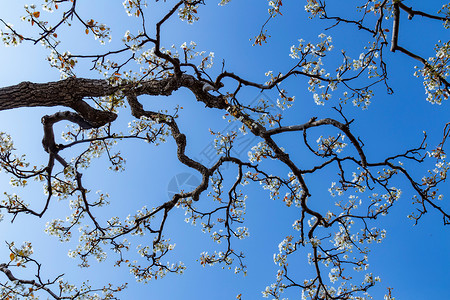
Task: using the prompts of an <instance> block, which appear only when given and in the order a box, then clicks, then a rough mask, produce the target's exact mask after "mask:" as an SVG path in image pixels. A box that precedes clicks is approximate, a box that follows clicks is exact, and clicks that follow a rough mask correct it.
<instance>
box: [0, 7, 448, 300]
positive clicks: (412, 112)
mask: <svg viewBox="0 0 450 300" xmlns="http://www.w3.org/2000/svg"><path fill="white" fill-rule="evenodd" d="M116 2H117V3H114V4H110V1H106V0H102V1H100V0H97V1H91V3H89V6H83V5H84V4H81V3H80V13H81V14H84V15H86V16H88V14H90V13H91V12H93V13H95V14H96V15H98V16H99V18H100V19H101V20H102V21H103V22H105V23H107V24H108V25H110V26H111V27H112V29H113V31H112V36H113V41H112V42H111V44H109V45H107V46H106V47H114V46H117V45H119V44H120V39H121V37H122V36H123V33H124V32H125V30H126V29H127V28H128V27H129V26H132V27H133V26H136V24H135V23H133V22H134V19H132V18H129V17H127V16H126V14H125V13H124V12H122V10H123V8H122V5H121V3H120V2H121V1H116ZM216 2H218V1H211V2H208V4H207V6H205V7H201V8H200V21H199V22H197V23H195V24H194V25H187V24H185V23H182V22H181V21H179V20H178V19H176V18H174V19H173V20H171V21H170V22H169V23H168V24H165V25H164V28H163V34H164V36H163V39H162V40H163V44H164V46H166V47H168V46H170V45H172V44H175V45H176V46H179V45H181V44H182V43H183V42H188V43H189V42H190V41H191V40H192V41H195V42H196V43H197V45H198V46H197V49H199V50H205V51H207V52H209V51H213V52H214V53H215V66H214V68H213V69H212V70H211V75H213V76H214V75H217V74H219V72H220V70H221V64H222V59H224V60H225V69H226V70H228V71H231V72H234V73H236V74H238V75H240V76H242V77H246V78H248V79H250V80H253V81H265V80H266V77H265V76H264V73H265V72H267V71H269V70H273V71H274V73H277V72H278V71H279V72H286V71H287V70H288V69H289V67H290V66H291V65H292V59H291V58H290V57H289V55H288V54H289V48H290V46H291V45H293V44H296V43H297V39H299V38H303V39H304V40H306V41H309V40H311V41H312V42H317V41H318V38H317V36H318V34H320V33H321V32H323V31H324V27H326V25H324V23H322V22H319V21H318V20H310V19H308V18H307V14H306V13H305V12H304V9H303V6H304V1H297V2H296V3H284V5H285V9H284V11H283V16H280V17H277V18H276V19H274V20H272V22H271V23H270V25H269V27H268V29H269V34H270V35H272V37H271V38H270V39H269V43H268V44H265V45H263V46H262V47H254V46H252V42H251V41H249V39H250V38H252V37H254V36H255V35H257V34H258V32H259V29H260V25H261V24H262V23H264V21H265V20H266V18H267V14H266V11H267V8H268V7H267V1H258V2H256V1H246V2H245V3H242V1H236V0H235V1H231V2H230V4H229V5H227V6H225V7H219V6H217V3H216ZM286 2H287V1H286ZM406 2H408V1H406ZM409 2H411V1H409ZM23 4H25V3H24V2H22V1H14V2H13V3H11V2H9V1H8V3H2V4H0V11H1V12H3V13H0V17H1V18H3V19H5V20H7V21H8V22H10V23H13V24H14V25H15V28H21V26H22V25H20V21H19V19H18V17H19V16H21V15H23V10H22V7H23ZM171 4H172V1H168V2H167V3H162V1H160V2H158V5H156V6H155V4H154V3H153V2H152V1H150V3H149V7H150V8H149V10H148V14H149V16H151V17H149V18H148V19H149V20H158V19H159V18H160V16H161V15H162V14H163V13H164V12H165V11H166V10H167V9H168V8H169V6H170V5H171ZM411 4H413V5H417V7H415V8H416V9H424V10H426V11H428V12H435V11H437V9H439V6H440V5H441V4H442V2H441V1H427V2H426V3H424V2H418V1H414V2H413V3H411ZM160 6H162V8H161V10H160V9H159V7H160ZM106 7H107V9H105V8H106ZM153 7H158V8H155V9H154V8H153ZM342 9H345V8H342ZM5 12H6V13H5ZM404 17H405V16H404ZM405 19H406V18H403V20H405ZM440 27H441V26H440V24H438V23H437V22H431V21H428V20H422V19H420V18H419V17H415V18H414V19H413V20H412V21H407V22H403V23H402V27H401V34H400V43H401V44H402V45H407V46H410V47H411V49H414V50H415V51H417V52H418V53H420V54H421V55H423V56H424V57H428V56H432V55H433V45H434V43H435V42H436V41H437V40H438V39H444V38H445V37H446V36H448V32H447V33H446V32H445V31H442V30H441V29H440ZM338 28H339V29H334V30H330V31H328V32H326V33H327V34H329V35H331V36H333V40H334V44H335V49H334V50H333V51H334V52H335V53H336V55H339V53H340V52H339V51H340V49H341V48H344V47H346V48H351V50H350V51H354V53H359V52H361V50H360V49H361V47H362V46H363V45H364V44H365V43H366V39H367V36H366V35H365V34H363V33H362V32H358V31H355V30H354V28H351V27H349V26H343V27H338ZM445 34H447V35H445ZM64 45H65V46H66V47H67V49H68V50H70V51H71V52H73V53H76V52H79V51H83V52H84V53H95V52H96V51H98V50H99V49H106V48H105V47H103V48H102V47H100V46H98V43H97V42H96V41H93V39H92V37H86V36H82V35H81V34H80V35H79V36H78V35H74V36H73V37H72V36H70V39H68V40H67V41H65V43H64V44H63V47H64ZM385 54H386V61H387V62H388V63H389V66H388V71H389V80H390V81H389V82H390V85H391V86H392V87H393V89H394V91H395V92H394V94H393V95H387V94H386V93H385V89H384V88H383V87H382V86H379V87H377V88H376V89H375V91H376V96H375V97H374V99H373V100H372V104H371V105H370V107H369V109H368V110H365V111H363V110H361V109H359V108H355V107H352V106H351V104H350V105H347V106H346V107H345V110H344V112H345V113H346V115H347V117H349V118H355V122H354V124H353V130H355V131H354V132H355V135H357V136H360V137H361V138H362V139H363V141H364V143H365V145H366V146H365V150H366V151H367V153H366V155H367V157H368V158H369V160H370V161H377V160H379V159H381V158H382V157H383V156H386V155H394V154H397V153H398V152H403V151H405V150H406V149H407V148H409V147H411V146H418V145H419V144H420V142H421V138H422V131H423V130H425V131H427V133H428V135H429V144H430V145H434V144H437V143H438V142H439V141H440V140H439V139H440V138H441V137H442V129H443V125H444V124H445V123H446V122H448V115H449V108H448V105H449V104H448V101H447V102H444V103H443V104H442V105H440V106H437V105H431V104H430V103H428V102H426V101H425V93H424V88H423V86H422V83H421V81H420V79H417V78H415V77H413V75H412V74H413V72H414V69H413V67H414V65H416V62H415V61H413V60H412V59H411V58H409V57H406V56H404V55H402V54H400V53H395V54H391V53H388V52H387V51H386V53H385ZM45 56H46V51H45V49H43V47H39V46H34V47H32V46H31V45H27V44H23V45H21V46H19V47H15V48H5V47H0V66H1V70H2V72H0V83H1V86H2V87H3V86H9V85H13V84H17V83H19V82H22V81H32V82H46V81H55V80H58V79H59V72H58V71H57V70H55V69H51V68H50V67H49V66H48V63H47V62H46V60H45ZM86 66H87V65H86ZM87 69H88V68H84V69H80V70H79V71H78V73H77V75H78V76H80V77H96V76H98V75H97V74H91V73H89V72H88V70H87ZM288 86H289V89H288V91H289V93H290V94H292V95H296V99H297V100H296V104H295V106H294V107H293V108H292V109H291V110H289V111H287V112H286V114H287V118H286V123H288V124H295V123H304V122H306V121H308V120H309V118H311V117H312V116H317V117H319V118H322V117H335V118H338V115H337V114H336V113H335V112H333V111H332V109H331V107H332V106H333V105H336V103H337V102H331V103H327V104H326V105H325V107H322V106H317V105H315V104H314V101H313V98H312V94H311V93H309V92H308V91H307V90H306V88H307V83H306V81H305V80H304V79H303V80H302V79H296V81H294V80H290V81H288ZM258 95H259V91H258V90H256V89H253V90H249V91H247V92H246V97H247V99H248V100H246V101H249V102H250V101H251V100H253V99H254V98H255V97H257V96H258ZM263 97H267V98H268V99H269V100H271V101H274V100H275V99H276V98H277V94H276V93H274V92H271V91H268V92H266V93H265V95H264V96H263ZM143 103H144V105H145V106H146V107H151V108H168V109H171V108H173V107H174V106H175V105H176V104H177V103H180V104H181V106H183V107H184V110H183V112H182V114H181V116H180V119H179V124H180V128H181V130H184V132H185V133H186V135H187V138H188V149H187V153H188V154H190V155H192V156H193V157H197V158H202V157H201V156H202V154H201V153H202V151H203V150H204V149H205V148H207V147H208V146H209V145H210V143H211V142H212V137H211V135H210V133H209V129H212V130H214V131H217V130H222V129H224V128H226V127H227V123H226V122H225V121H224V120H223V119H222V115H223V113H222V112H219V111H213V110H210V109H207V108H205V107H204V105H202V104H199V103H197V102H196V101H195V99H194V97H193V96H192V95H191V94H189V93H188V92H186V91H178V92H176V93H174V95H173V96H171V97H169V98H163V97H158V98H156V99H155V98H150V97H147V98H145V100H143ZM60 109H61V108H50V109H42V108H33V109H18V110H13V111H3V112H1V117H0V131H4V132H7V133H9V134H11V135H12V137H13V139H14V141H15V144H16V148H17V149H18V151H19V152H20V153H27V157H28V158H29V160H31V161H34V162H35V164H39V165H40V164H45V163H46V155H45V153H44V151H43V149H42V146H41V139H42V128H41V124H40V118H41V117H42V115H43V114H51V113H52V112H55V111H59V110H60ZM199 116H201V117H199ZM18 120H20V121H19V122H18ZM128 121H129V114H128V113H127V112H126V111H124V116H123V117H122V116H121V117H120V119H119V120H118V123H119V124H120V125H123V126H126V124H127V123H128ZM59 128H61V129H63V126H59ZM122 130H125V129H122ZM314 134H316V135H317V136H318V135H320V134H322V133H320V131H319V130H318V131H316V132H314V133H312V136H314ZM279 141H280V143H282V144H283V146H284V147H285V148H286V149H287V150H288V151H296V150H297V149H298V144H299V143H301V136H299V135H288V136H283V137H280V138H279ZM255 143H256V141H255ZM118 147H119V149H121V151H122V152H123V154H124V156H125V157H126V158H127V166H126V171H125V172H123V173H113V172H109V171H105V170H106V169H107V165H106V161H105V159H100V160H99V161H98V162H97V163H96V164H94V165H93V167H92V170H88V171H85V174H84V177H83V179H84V180H85V182H86V184H88V185H89V187H88V188H89V189H92V190H93V191H96V190H102V191H105V192H108V193H110V194H111V198H110V200H111V205H110V207H108V208H106V209H105V215H106V214H111V215H113V214H122V215H124V216H126V215H127V214H129V213H133V212H134V211H135V210H136V209H139V208H141V207H142V206H143V205H148V206H155V205H157V204H158V203H162V202H163V201H166V200H167V199H168V196H167V184H168V183H169V182H170V180H171V179H172V178H174V177H176V176H177V175H178V174H181V173H186V172H187V173H189V174H193V175H194V176H196V174H195V172H193V171H191V170H189V169H187V168H186V167H184V166H182V165H181V164H180V163H179V162H178V161H176V160H175V159H174V158H175V155H176V149H175V144H174V143H173V142H171V141H169V142H167V143H166V144H163V145H161V146H158V147H155V146H152V145H150V146H149V145H147V144H142V143H136V142H131V143H128V144H127V143H121V144H120V145H119V146H118ZM247 151H248V149H242V151H240V152H239V155H240V157H241V158H243V159H245V158H246V153H247ZM301 154H302V152H301V151H300V150H298V152H296V155H297V156H295V159H296V160H298V162H301V163H304V164H306V165H307V164H308V163H309V161H308V160H307V159H306V158H305V157H303V156H302V155H301ZM276 168H278V166H275V169H274V172H276V171H277V170H280V169H276ZM425 171H426V170H425V169H423V168H417V169H414V171H413V173H414V174H415V175H416V176H417V177H418V178H420V177H421V174H423V173H424V172H425ZM226 172H229V174H230V176H235V175H233V174H234V173H232V172H233V170H232V169H230V170H227V171H226ZM283 172H284V171H283ZM332 176H333V174H319V175H317V176H313V177H312V179H311V184H312V185H313V186H314V187H316V188H317V189H318V191H317V192H316V194H315V195H317V196H316V197H317V199H319V200H317V201H318V205H322V204H323V203H325V204H326V203H327V201H330V199H329V194H328V192H327V187H329V185H330V180H328V179H329V178H330V177H332ZM325 179H326V180H325ZM0 180H1V181H0V190H1V191H2V192H3V191H6V190H8V191H12V190H13V189H12V188H11V187H10V186H9V184H8V181H9V180H8V178H7V177H6V176H5V175H4V174H0ZM402 184H404V182H399V186H401V185H402ZM449 190H450V189H449V185H448V182H446V183H444V185H443V186H442V188H441V193H443V194H444V195H446V196H445V197H444V199H445V200H444V201H448V197H450V196H449ZM14 191H15V190H14ZM245 191H246V192H247V193H248V195H249V199H248V201H247V214H246V222H247V227H249V229H250V237H249V238H247V239H245V240H244V241H240V242H236V244H235V247H237V248H239V249H242V250H244V251H245V253H246V255H247V258H246V264H247V266H248V275H247V276H246V277H243V276H242V275H234V274H233V271H232V270H231V271H229V270H222V268H221V266H215V267H201V266H200V264H199V263H198V262H197V261H196V259H198V257H199V254H200V253H201V252H203V251H209V252H213V251H214V249H217V248H216V246H215V245H214V243H213V242H212V241H211V240H210V238H209V237H208V235H207V234H203V233H202V232H201V231H200V226H196V227H194V226H191V225H188V224H186V223H185V222H184V221H183V220H184V212H183V211H182V210H181V209H178V210H177V211H176V212H175V213H174V214H173V216H172V217H171V219H170V222H169V223H168V224H167V228H166V229H167V233H166V236H167V237H170V238H171V240H172V242H175V243H176V248H175V251H174V253H173V254H172V255H171V256H170V257H168V259H171V260H174V261H178V260H181V261H183V262H184V263H185V264H186V265H187V267H188V268H187V270H186V271H185V274H184V275H182V276H179V275H171V274H169V275H168V276H167V277H165V278H164V279H163V280H157V281H152V282H150V283H149V284H146V285H143V284H136V283H135V282H134V278H133V276H131V275H130V274H129V272H128V269H127V268H126V267H122V268H120V269H119V268H113V267H112V264H113V262H114V258H113V255H111V258H110V259H108V260H107V261H106V262H104V263H101V264H97V263H95V262H93V263H92V267H91V268H89V269H82V270H80V269H78V268H77V267H76V264H77V262H76V261H73V260H72V259H70V258H68V257H67V250H68V249H70V248H73V247H74V244H73V243H68V244H60V243H59V242H58V241H57V240H56V239H55V238H53V237H49V236H47V235H45V234H44V233H43V228H44V225H45V223H46V222H47V221H48V220H50V219H52V218H55V217H57V216H59V217H64V216H65V214H66V213H67V212H68V209H67V203H64V202H63V201H61V202H57V201H54V202H53V203H52V205H51V208H52V211H51V212H49V215H47V216H44V218H43V219H42V220H36V219H34V218H31V217H29V216H19V217H18V218H17V220H16V221H15V223H14V224H12V225H11V224H10V223H9V220H8V218H6V219H5V220H4V221H3V222H2V223H1V224H0V226H1V227H2V229H1V231H0V240H2V241H3V240H7V241H11V240H15V241H16V242H17V243H18V244H20V243H21V242H22V241H27V240H30V241H32V242H33V245H34V248H35V253H36V254H35V258H36V259H38V260H40V261H42V262H43V267H44V274H48V275H49V276H54V275H57V274H60V273H66V274H67V276H65V277H66V278H67V279H73V280H74V281H75V282H77V281H82V280H85V279H87V278H89V279H90V280H91V282H92V283H93V285H94V286H95V284H97V285H103V284H105V283H106V282H112V283H120V282H128V283H129V288H128V289H127V290H125V291H124V293H123V295H122V297H123V299H155V300H158V299H209V298H214V299H234V298H235V297H236V295H238V294H240V293H242V295H243V299H258V298H259V297H260V295H261V293H260V292H261V291H262V290H264V288H265V287H266V286H267V285H269V284H270V283H272V282H273V281H274V279H275V272H276V270H277V269H276V266H275V265H274V263H273V253H275V252H276V251H277V250H278V243H279V242H280V241H281V240H282V239H283V238H284V237H285V236H286V234H287V232H290V231H292V229H291V228H292V227H291V226H292V222H293V221H294V220H295V218H296V217H298V213H299V211H298V210H296V209H295V208H287V207H286V205H284V204H283V203H282V202H281V201H278V202H277V201H273V200H271V199H269V197H268V193H266V191H263V190H262V189H261V188H260V187H259V186H258V185H255V184H253V185H250V187H247V188H246V190H245ZM15 192H17V193H20V195H22V196H23V197H24V198H27V199H30V202H32V203H33V204H35V203H36V205H38V206H39V205H41V203H42V202H41V201H43V199H44V196H43V195H42V187H40V186H38V185H36V186H32V187H30V189H25V190H23V191H15ZM411 196H412V194H411V191H408V189H406V188H405V189H404V194H403V196H402V198H401V199H400V202H399V203H398V205H397V206H396V207H394V208H393V210H392V211H391V213H390V214H389V215H388V216H386V217H383V218H380V219H379V222H380V223H379V224H381V225H380V227H382V228H385V229H386V230H387V232H388V234H387V238H386V240H385V241H384V242H383V243H382V244H380V245H374V247H373V252H372V254H371V257H370V259H369V263H370V265H371V268H370V271H371V272H373V273H374V274H375V275H379V276H380V277H381V278H382V282H381V284H379V287H375V288H373V289H372V290H371V294H372V295H373V296H374V299H382V295H384V293H385V291H386V287H388V286H389V287H393V288H394V290H393V292H394V296H395V297H397V299H435V298H436V299H437V298H445V295H448V294H450V290H449V289H448V286H447V285H448V278H450V271H449V270H450V256H449V255H448V253H449V250H450V232H449V230H448V228H446V227H444V226H443V225H442V221H441V219H440V217H439V215H438V214H437V213H435V212H434V211H433V210H430V212H429V213H428V214H427V215H425V217H424V218H423V219H422V220H421V221H420V223H419V225H418V226H413V223H412V221H410V220H408V219H407V218H406V215H408V214H409V213H410V212H411V211H413V210H414V206H412V205H411V200H410V199H411ZM203 199H207V198H206V197H204V198H203ZM443 205H444V206H445V205H446V207H449V206H448V203H447V204H445V202H444V204H443ZM61 214H62V216H61ZM147 241H150V237H147ZM144 242H145V239H144ZM138 243H140V241H136V244H138ZM8 254H9V253H8V251H7V249H6V248H5V247H3V248H0V257H3V258H4V259H3V260H6V259H7V257H8ZM305 256H306V255H305V252H304V251H303V252H301V253H300V254H298V255H296V256H295V257H294V258H295V260H293V261H292V265H295V267H296V273H297V275H298V279H299V280H301V278H303V277H304V278H306V277H307V276H308V274H310V272H311V270H310V269H309V268H310V266H309V265H308V264H307V263H306V260H305ZM0 279H2V277H0ZM449 296H450V295H449ZM286 297H289V298H290V299H298V295H297V294H296V293H295V291H288V292H286Z"/></svg>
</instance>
